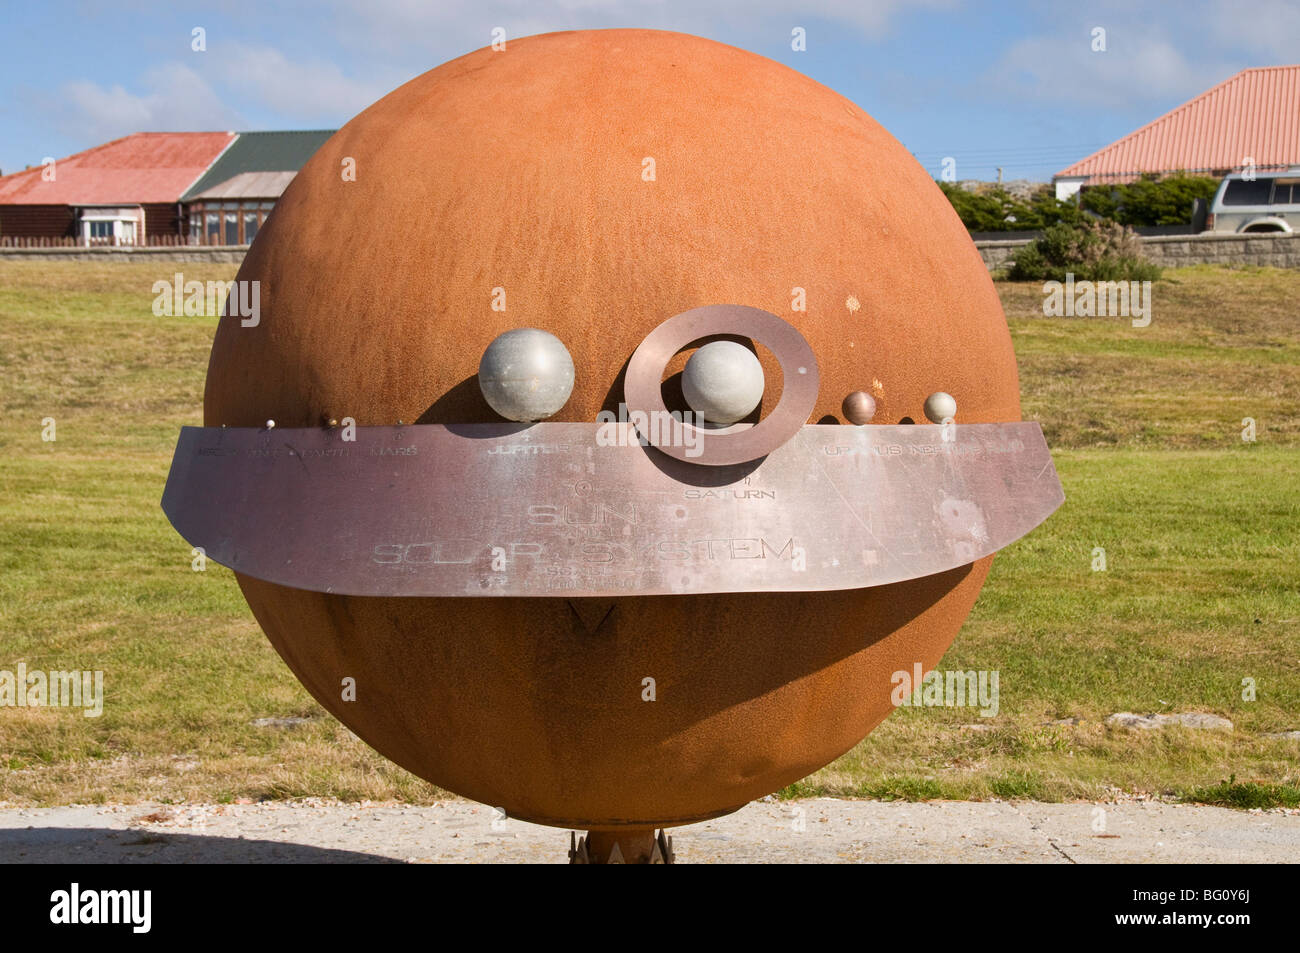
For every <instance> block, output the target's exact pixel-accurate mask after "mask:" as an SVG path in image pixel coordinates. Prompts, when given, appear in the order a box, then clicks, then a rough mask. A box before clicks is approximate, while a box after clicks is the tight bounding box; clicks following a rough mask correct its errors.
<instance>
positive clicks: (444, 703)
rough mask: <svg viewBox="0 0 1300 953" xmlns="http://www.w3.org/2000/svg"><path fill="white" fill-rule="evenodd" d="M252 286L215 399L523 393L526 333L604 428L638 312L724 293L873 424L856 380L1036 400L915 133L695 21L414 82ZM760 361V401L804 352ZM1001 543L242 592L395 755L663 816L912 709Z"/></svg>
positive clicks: (613, 808) (305, 186) (420, 766)
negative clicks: (497, 586) (656, 573)
mask: <svg viewBox="0 0 1300 953" xmlns="http://www.w3.org/2000/svg"><path fill="white" fill-rule="evenodd" d="M352 170H355V180H353V176H352V175H351V174H350V173H351V171H352ZM239 278H240V279H241V280H250V281H251V280H257V281H260V282H261V293H262V299H261V308H262V314H261V323H260V325H258V326H257V327H253V328H245V327H241V326H240V323H239V320H238V319H237V318H227V319H223V320H222V322H221V325H220V328H219V330H218V333H217V336H216V341H215V344H214V346H213V351H212V360H211V366H210V368H209V372H208V381H207V392H206V396H205V418H206V422H207V424H208V425H209V426H217V425H221V424H227V425H230V426H240V427H254V426H260V425H262V424H263V422H264V421H266V420H267V419H268V418H270V419H274V420H275V421H276V423H277V425H278V426H290V427H294V426H299V427H301V426H315V425H319V424H322V423H323V422H325V421H327V420H329V419H330V418H336V419H341V418H342V417H344V416H350V417H353V418H355V420H356V422H357V424H358V425H359V426H363V427H364V426H367V425H378V424H393V423H396V422H397V421H398V420H402V421H405V422H407V423H414V422H421V423H442V424H451V423H464V422H488V421H494V420H498V419H499V418H497V417H496V415H495V414H494V413H493V412H492V411H491V409H490V408H489V407H488V406H487V404H486V403H485V401H484V400H483V397H482V395H481V393H480V391H479V387H478V385H477V382H476V381H475V372H476V370H477V368H478V364H479V360H480V358H481V357H482V354H483V350H484V348H485V347H486V346H487V345H488V344H489V342H491V341H492V339H493V338H495V337H496V336H497V335H499V334H501V333H502V332H504V331H508V330H510V329H512V328H518V327H536V328H542V329H545V330H547V331H550V332H551V333H553V334H555V335H557V336H558V337H559V338H560V339H561V340H562V341H563V342H564V344H565V345H566V346H567V347H568V349H569V351H570V353H571V354H572V356H573V363H574V366H575V373H576V383H575V385H574V388H573V394H572V396H571V398H570V399H569V401H568V403H567V405H566V406H565V407H564V408H563V409H562V410H561V411H560V412H559V414H557V415H556V416H555V417H554V418H552V419H553V420H560V421H588V422H591V421H595V419H596V415H597V413H598V412H599V411H600V410H601V409H603V408H604V409H614V408H616V407H617V405H618V402H619V401H620V400H622V399H623V392H622V379H621V372H622V370H623V368H624V365H625V364H626V362H627V360H628V358H629V357H630V356H631V354H632V352H633V351H634V350H635V348H636V347H637V345H638V344H639V343H640V342H641V340H642V338H644V337H645V336H646V334H648V333H649V332H650V331H651V330H652V329H653V328H654V327H655V326H656V325H658V324H659V323H661V322H662V321H664V320H665V319H667V318H669V317H671V316H673V315H675V314H678V313H680V312H682V311H686V310H688V309H690V308H695V307H698V306H701V305H708V304H741V305H750V306H753V307H757V308H762V309H764V310H767V311H771V312H773V313H775V314H777V315H780V316H782V317H783V318H785V319H786V320H787V321H789V322H791V323H792V324H794V325H795V326H796V327H797V328H798V329H799V330H800V331H801V332H802V333H803V335H804V336H805V337H806V338H807V340H808V341H809V342H810V344H811V345H812V347H813V349H814V351H815V353H816V355H817V360H818V362H819V364H820V367H821V374H822V377H821V389H820V397H819V400H818V404H817V407H816V409H815V411H814V413H813V414H812V415H811V416H810V417H809V420H808V423H818V422H831V420H832V419H838V420H839V421H840V423H841V424H842V425H845V426H848V424H847V423H846V422H845V421H844V420H843V418H842V417H840V414H841V404H842V402H843V400H844V398H845V396H846V395H848V394H850V393H852V392H854V391H858V390H862V391H866V392H868V393H870V394H872V395H873V396H874V397H875V399H876V403H877V407H878V409H877V412H876V415H875V418H874V423H876V424H882V423H888V424H896V423H899V422H900V421H905V420H908V421H915V422H918V423H924V422H925V419H924V416H923V413H922V406H923V404H924V402H925V399H926V397H927V396H928V395H929V394H931V393H933V392H935V391H946V392H948V393H950V394H952V395H953V396H954V397H955V398H956V400H957V405H958V407H959V408H960V422H990V421H1009V420H1018V419H1019V418H1020V406H1019V394H1018V384H1017V378H1016V368H1015V358H1014V355H1013V353H1012V349H1011V342H1010V338H1009V335H1008V332H1007V328H1006V325H1005V321H1004V318H1003V315H1002V310H1001V306H1000V304H999V302H998V298H997V296H996V293H995V291H994V288H993V285H992V282H991V281H990V280H989V277H988V274H987V272H986V270H985V267H984V265H983V263H982V262H981V260H980V256H979V254H978V253H977V251H976V250H975V248H974V247H973V246H972V244H971V242H970V239H969V238H968V236H967V234H966V231H965V229H964V228H963V227H962V225H961V223H960V221H959V220H958V218H957V216H956V215H955V214H954V213H953V211H952V209H951V207H950V206H949V203H948V201H947V200H946V199H945V198H944V196H943V195H942V194H941V193H940V191H939V189H938V188H937V187H936V186H935V184H934V182H933V181H932V180H931V179H930V177H929V176H928V175H927V174H926V172H925V171H924V170H923V169H922V168H921V167H920V166H919V165H918V164H917V163H916V162H915V160H913V158H912V157H911V156H910V155H909V154H908V152H907V150H906V149H904V148H903V147H902V146H901V145H900V144H899V143H898V142H897V141H896V140H894V139H893V138H892V137H891V136H890V135H889V134H888V133H887V132H886V131H885V130H884V129H883V128H881V127H880V126H879V125H878V124H877V123H876V122H874V121H873V120H872V119H871V118H870V117H869V116H868V115H867V114H866V113H864V112H863V111H862V110H861V109H859V108H858V107H857V106H855V105H854V104H853V103H851V102H849V101H848V100H846V99H844V98H843V97H841V96H839V95H838V94H836V93H834V92H832V91H831V90H829V89H827V88H825V87H824V86H821V85H819V84H817V83H815V82H813V81H812V80H810V79H808V78H807V77H805V76H803V75H801V74H800V73H797V72H795V71H794V70H791V69H789V68H787V67H785V66H782V65H780V64H778V63H775V62H773V61H771V60H767V59H764V58H762V57H759V56H755V55H753V54H751V53H747V52H744V51H742V50H738V49H734V48H732V47H728V46H724V45H721V44H719V43H715V42H711V41H708V40H703V39H699V38H696V37H692V36H686V35H682V34H676V33H665V32H656V31H644V30H601V31H592V32H576V33H554V34H548V35H544V36H536V37H530V38H527V39H522V40H511V41H509V43H508V45H507V48H506V49H505V50H504V51H493V50H491V49H483V50H479V51H478V52H475V53H471V54H469V55H468V56H464V57H461V58H460V59H457V60H454V61H452V62H450V63H447V64H445V65H443V66H441V67H439V68H437V69H435V70H433V71H432V72H429V73H426V74H424V75H423V76H420V77H419V78H417V79H415V80H413V81H411V82H410V83H408V84H406V85H405V86H403V87H401V88H400V89H398V90H396V91H395V92H393V93H391V94H390V95H388V96H386V97H384V98H383V99H382V100H380V101H379V102H378V103H376V104H375V105H373V106H371V107H370V108H369V109H367V110H366V111H365V112H363V113H362V114H361V115H359V116H358V117H357V118H356V119H354V120H352V121H351V122H350V123H348V124H347V125H346V126H345V127H344V128H343V129H342V130H340V131H339V132H338V133H337V134H336V135H335V136H334V137H333V138H332V139H330V140H329V141H328V142H327V143H326V144H325V145H324V146H323V147H322V148H321V150H320V152H319V153H318V154H317V155H316V156H315V157H313V158H312V160H311V161H310V162H309V163H308V164H307V165H306V166H305V167H304V168H303V170H302V171H301V172H300V173H299V174H298V176H297V178H296V179H295V180H294V182H293V184H292V185H291V186H290V188H289V189H288V191H287V192H286V193H285V195H284V196H283V198H282V199H281V200H280V201H279V203H278V204H277V205H276V208H275V211H274V213H273V214H272V215H271V217H270V218H269V220H268V222H267V224H266V226H265V228H264V229H263V231H262V233H261V234H260V235H259V236H258V238H257V241H256V242H255V243H254V245H253V247H252V249H251V251H250V252H249V254H248V257H247V258H246V260H245V261H244V264H243V267H242V268H241V269H240V272H239ZM495 289H502V291H496V290H495ZM503 294H504V302H505V310H496V309H494V307H493V304H494V302H496V303H497V305H498V307H499V306H500V302H501V300H502V295H503ZM805 300H806V310H796V309H794V308H793V307H792V305H795V304H798V303H799V302H801V301H805ZM760 356H761V357H762V359H763V363H764V370H765V373H766V376H767V380H768V382H769V389H768V395H770V396H768V397H765V398H764V410H765V411H766V410H770V408H771V406H772V405H773V404H774V403H775V398H776V396H777V393H778V391H777V390H776V389H775V387H776V382H779V380H780V370H779V366H778V365H777V364H776V363H775V361H773V360H772V359H771V356H770V355H769V354H767V353H766V352H764V351H760ZM678 358H679V366H680V360H684V355H679V356H678ZM631 452H639V451H635V450H634V451H631ZM518 503H519V501H518V500H516V501H502V505H503V506H505V505H518ZM329 518H330V514H328V513H322V514H321V519H322V520H328V519H329ZM988 568H989V560H983V561H981V562H978V563H975V564H973V565H972V566H968V567H964V568H962V569H958V570H954V571H951V572H946V573H943V574H940V575H936V576H930V577H927V578H923V579H917V580H914V581H911V582H906V583H901V584H896V585H890V586H885V587H879V588H871V589H858V590H848V591H840V592H825V593H804V594H796V593H767V594H720V595H697V596H656V597H627V598H619V599H612V600H604V601H602V600H594V599H585V600H579V599H572V600H567V599H563V598H536V599H520V598H508V599H477V598H476V599H443V598H406V599H403V598H376V597H364V598H362V597H345V596H339V595H324V594H320V593H315V592H306V591H300V590H295V589H289V588H284V587H281V586H277V585H273V584H269V583H266V582H261V581H258V580H255V579H251V578H247V577H241V578H240V580H239V583H240V585H241V587H242V588H243V591H244V595H245V596H246V597H247V599H248V603H249V605H250V606H251V607H252V609H253V612H254V614H255V615H256V617H257V620H258V622H259V623H260V624H261V626H262V628H263V629H264V630H265V631H266V633H267V635H268V636H269V637H270V640H271V642H272V643H273V644H274V646H275V648H276V650H277V651H278V652H279V653H280V654H281V656H283V658H284V660H285V661H286V662H287V663H288V664H289V666H290V667H291V668H292V669H293V671H294V673H295V674H296V675H297V676H298V678H299V679H301V680H302V682H303V684H304V685H306V686H307V688H308V689H309V690H310V691H311V693H312V694H313V695H314V696H315V697H316V698H317V699H318V700H319V701H320V702H321V704H323V705H324V706H325V707H326V708H327V709H329V711H330V712H332V713H333V714H334V715H336V716H337V717H338V718H339V719H340V720H341V721H343V722H344V723H345V724H346V725H348V726H349V727H350V728H351V729H352V730H353V731H355V732H356V733H357V734H358V735H359V736H360V737H361V738H362V739H364V740H365V741H366V742H368V743H369V744H371V745H373V746H374V747H375V748H376V749H377V750H378V751H379V752H381V753H382V754H383V755H385V756H386V757H388V758H390V759H392V760H393V761H395V762H397V763H398V764H400V765H402V766H404V767H406V768H408V769H410V770H411V771H413V772H414V773H416V774H418V775H420V776H421V777H424V778H427V779H428V780H430V781H433V782H435V783H437V784H439V785H441V786H443V787H445V788H448V789H450V790H451V791H454V792H458V793H460V794H462V795H465V796H468V797H470V798H473V799H475V800H478V801H482V802H485V803H487V804H491V805H496V806H500V807H502V808H504V809H505V810H506V811H507V812H508V813H509V814H510V815H511V816H514V817H520V818H524V819H528V820H533V821H538V822H541V823H546V824H554V825H559V826H574V827H586V828H606V827H617V826H620V825H625V826H631V827H641V828H643V827H647V826H652V825H656V824H662V825H671V824H679V823H686V822H690V821H692V820H698V819H702V818H705V817H709V816H713V815H718V814H721V813H726V812H728V811H730V810H734V809H736V808H738V807H740V806H742V805H744V804H745V803H746V802H748V801H750V800H752V799H753V798H755V797H759V796H761V795H764V794H767V793H769V792H771V791H774V790H777V789H779V788H781V787H783V786H785V785H787V784H790V783H792V782H794V781H796V780H798V779H799V778H801V777H804V776H805V775H807V774H809V773H810V772H812V771H814V770H815V769H817V768H819V767H821V766H822V765H825V764H827V763H828V762H830V761H831V760H833V759H834V758H835V757H837V756H838V755H840V754H842V753H843V752H845V751H847V750H849V749H850V748H852V747H853V746H854V745H855V744H857V742H858V741H860V740H861V739H862V738H863V737H865V736H866V734H867V733H868V732H869V731H871V729H872V728H873V727H875V726H876V725H877V724H878V723H879V722H880V721H881V720H882V719H883V718H884V717H885V716H886V715H887V714H888V713H889V711H890V708H891V705H890V690H891V683H890V676H891V674H892V673H893V672H895V671H899V670H906V671H909V672H910V671H911V669H912V666H913V663H915V662H918V661H919V662H921V663H922V664H923V665H924V666H925V668H926V669H927V670H928V669H929V668H931V667H932V666H934V665H935V664H936V663H937V662H938V660H939V659H940V657H941V656H942V655H943V653H944V651H945V650H946V649H947V647H948V645H949V644H950V643H951V641H952V639H953V637H954V636H955V635H956V634H957V631H958V629H959V628H960V626H961V624H962V621H963V620H964V619H965V618H966V615H967V613H968V612H969V610H970V608H971V606H972V604H973V603H974V601H975V598H976V596H977V594H978V592H979V589H980V586H981V584H982V583H983V580H984V577H985V575H986V573H987V571H988ZM347 677H351V678H354V679H355V680H356V690H357V698H356V700H355V701H343V700H342V698H341V688H340V685H341V683H342V680H343V679H344V678H347ZM646 678H653V679H654V680H655V682H654V686H655V690H654V699H655V700H653V701H647V700H644V699H645V696H646V694H647V693H646V690H645V688H644V685H645V682H644V681H643V680H644V679H646Z"/></svg>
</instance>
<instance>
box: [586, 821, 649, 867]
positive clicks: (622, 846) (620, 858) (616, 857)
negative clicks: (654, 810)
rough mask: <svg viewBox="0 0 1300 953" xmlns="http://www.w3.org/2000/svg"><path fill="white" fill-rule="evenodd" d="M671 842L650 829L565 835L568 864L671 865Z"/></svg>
mask: <svg viewBox="0 0 1300 953" xmlns="http://www.w3.org/2000/svg"><path fill="white" fill-rule="evenodd" d="M673 862H674V858H673V839H672V838H671V837H669V836H668V834H667V832H665V831H659V832H658V833H656V832H655V829H654V828H653V827H648V828H632V829H618V830H606V831H588V832H587V834H586V836H585V837H579V836H578V834H577V832H576V831H570V832H569V863H571V864H671V863H673Z"/></svg>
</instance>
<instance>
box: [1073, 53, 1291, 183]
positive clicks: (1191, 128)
mask: <svg viewBox="0 0 1300 953" xmlns="http://www.w3.org/2000/svg"><path fill="white" fill-rule="evenodd" d="M1295 165H1300V65H1298V66H1265V67H1260V68H1258V69H1246V70H1242V71H1241V72H1240V73H1238V74H1237V75H1235V76H1232V77H1230V78H1229V79H1226V80H1224V81H1223V82H1222V83H1220V84H1219V85H1218V86H1215V87H1214V88H1212V89H1209V90H1207V91H1205V92H1204V93H1201V95H1199V96H1197V97H1196V98H1195V99H1193V100H1191V101H1189V102H1186V103H1183V104H1182V105H1181V106H1179V107H1178V108H1177V109H1174V110H1172V111H1170V112H1167V113H1165V114H1164V115H1163V116H1161V117H1160V118H1159V119H1156V120H1154V121H1153V122H1149V123H1147V124H1146V125H1145V126H1143V127H1142V128H1141V129H1138V130H1136V131H1135V132H1131V133H1129V134H1128V135H1127V136H1125V137H1124V138H1123V139H1120V140H1118V141H1117V142H1113V143H1111V144H1110V145H1108V146H1106V148H1104V149H1101V150H1099V151H1098V152H1094V153H1093V154H1092V155H1090V156H1088V157H1087V158H1086V159H1081V160H1079V161H1078V162H1076V163H1074V165H1072V166H1070V167H1069V168H1067V169H1062V170H1061V171H1060V172H1058V173H1056V175H1054V176H1052V181H1053V182H1054V183H1055V184H1056V197H1057V198H1068V197H1069V196H1071V195H1073V194H1074V193H1075V192H1077V191H1079V189H1080V188H1082V187H1085V186H1091V185H1100V184H1103V183H1115V182H1131V181H1133V180H1134V179H1137V178H1139V177H1140V176H1143V175H1168V174H1171V173H1174V172H1180V171H1181V172H1188V173H1193V174H1202V175H1213V176H1216V177H1222V176H1224V175H1227V174H1228V173H1230V172H1241V171H1244V170H1246V169H1250V168H1253V169H1257V170H1260V171H1266V170H1270V169H1286V168H1289V167H1291V166H1295Z"/></svg>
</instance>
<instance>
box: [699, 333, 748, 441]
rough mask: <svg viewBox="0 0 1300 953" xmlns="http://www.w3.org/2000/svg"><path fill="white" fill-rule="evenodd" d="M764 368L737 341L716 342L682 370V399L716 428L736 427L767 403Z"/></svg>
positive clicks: (705, 348)
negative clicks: (764, 401) (763, 400)
mask: <svg viewBox="0 0 1300 953" xmlns="http://www.w3.org/2000/svg"><path fill="white" fill-rule="evenodd" d="M763 385H764V380H763V366H762V365H761V364H759V363H758V358H757V357H755V356H754V352H753V351H751V350H750V349H749V348H747V347H745V346H744V345H743V344H737V343H736V342H735V341H712V342H710V343H708V344H706V345H704V346H703V347H702V348H700V349H699V350H697V351H696V352H695V353H694V354H692V355H691V357H690V360H688V361H687V362H686V367H684V368H683V369H682V396H683V397H685V398H686V403H688V404H690V405H691V409H692V410H694V411H695V412H696V413H698V414H699V415H700V416H702V417H703V418H704V419H705V420H707V421H709V422H710V423H715V424H734V423H735V422H736V421H738V420H742V419H744V418H745V417H747V416H749V414H750V413H752V412H753V410H754V408H755V407H757V406H758V402H759V401H760V400H762V399H763Z"/></svg>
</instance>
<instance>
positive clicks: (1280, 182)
mask: <svg viewBox="0 0 1300 953" xmlns="http://www.w3.org/2000/svg"><path fill="white" fill-rule="evenodd" d="M1297 228H1300V166H1292V167H1291V168H1290V169H1287V170H1286V171H1285V172H1256V173H1254V174H1253V176H1252V177H1251V178H1249V179H1247V178H1245V173H1243V172H1235V173H1233V174H1232V175H1230V176H1228V177H1227V178H1226V179H1224V180H1223V182H1221V183H1220V184H1219V191H1217V192H1215V193H1214V199H1213V200H1212V201H1211V202H1210V212H1209V215H1208V216H1206V219H1205V230H1206V231H1207V232H1286V233H1290V232H1294V231H1295V230H1296V229H1297Z"/></svg>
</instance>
